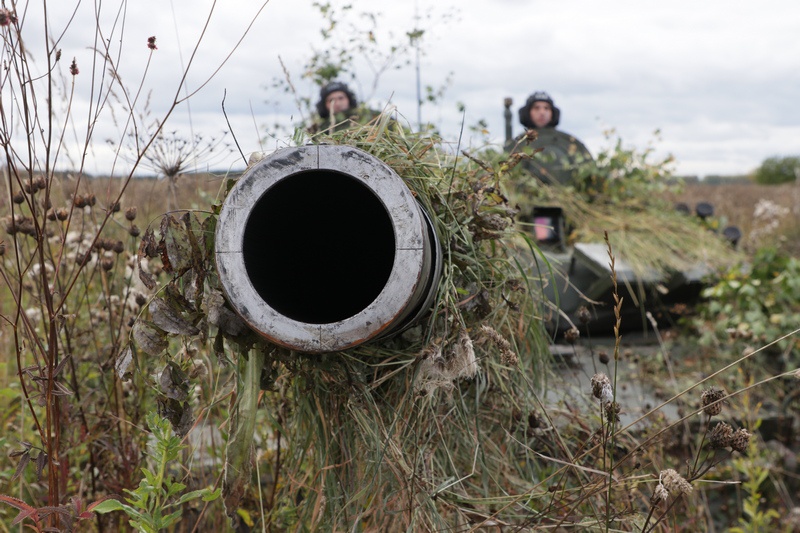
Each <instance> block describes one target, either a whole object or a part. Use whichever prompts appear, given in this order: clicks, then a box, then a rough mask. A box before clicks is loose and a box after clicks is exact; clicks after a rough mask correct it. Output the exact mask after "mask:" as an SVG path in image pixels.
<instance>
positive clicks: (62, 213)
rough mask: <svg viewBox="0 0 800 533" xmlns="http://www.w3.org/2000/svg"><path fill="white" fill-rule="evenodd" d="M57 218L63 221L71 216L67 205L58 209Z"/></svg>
mask: <svg viewBox="0 0 800 533" xmlns="http://www.w3.org/2000/svg"><path fill="white" fill-rule="evenodd" d="M56 218H57V219H58V220H60V221H62V222H63V221H65V220H67V218H69V210H67V208H65V207H62V208H61V209H59V210H58V211H56Z"/></svg>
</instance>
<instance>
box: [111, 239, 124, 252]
mask: <svg viewBox="0 0 800 533" xmlns="http://www.w3.org/2000/svg"><path fill="white" fill-rule="evenodd" d="M113 250H114V252H115V253H118V254H121V253H122V252H124V251H125V245H124V244H122V241H117V242H115V243H114V248H113Z"/></svg>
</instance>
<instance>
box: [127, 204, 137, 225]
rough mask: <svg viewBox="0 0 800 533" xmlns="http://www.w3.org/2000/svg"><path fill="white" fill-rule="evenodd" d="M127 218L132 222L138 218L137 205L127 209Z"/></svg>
mask: <svg viewBox="0 0 800 533" xmlns="http://www.w3.org/2000/svg"><path fill="white" fill-rule="evenodd" d="M125 218H126V219H127V220H129V221H131V222H133V221H134V220H136V206H131V207H129V208H128V209H126V210H125Z"/></svg>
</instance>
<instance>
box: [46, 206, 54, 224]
mask: <svg viewBox="0 0 800 533" xmlns="http://www.w3.org/2000/svg"><path fill="white" fill-rule="evenodd" d="M47 220H49V221H51V222H55V221H56V210H55V209H53V208H52V207H51V208H50V209H48V210H47Z"/></svg>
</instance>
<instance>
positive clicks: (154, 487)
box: [93, 413, 220, 533]
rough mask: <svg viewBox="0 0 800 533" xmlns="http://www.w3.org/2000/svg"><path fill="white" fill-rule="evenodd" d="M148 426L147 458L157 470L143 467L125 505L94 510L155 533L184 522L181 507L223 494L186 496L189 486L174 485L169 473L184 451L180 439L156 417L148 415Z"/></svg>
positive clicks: (203, 491) (102, 505)
mask: <svg viewBox="0 0 800 533" xmlns="http://www.w3.org/2000/svg"><path fill="white" fill-rule="evenodd" d="M147 424H148V426H150V430H151V431H152V435H153V440H152V442H150V444H149V448H150V452H149V453H148V454H147V455H148V456H149V457H150V459H151V460H152V463H153V466H154V467H155V468H154V469H151V468H147V467H143V468H142V472H143V473H144V479H142V480H141V482H140V483H139V486H138V487H137V488H136V490H127V489H126V491H125V492H127V493H128V494H129V497H128V498H126V499H125V502H122V501H119V500H106V501H104V502H102V503H100V504H99V505H97V506H95V507H94V509H93V510H94V511H95V512H97V513H101V514H103V513H110V512H113V511H123V512H124V513H125V514H127V515H128V517H130V525H131V526H132V527H134V528H136V529H137V530H138V531H143V532H146V533H155V532H156V531H161V530H162V529H165V528H168V527H170V526H171V525H173V524H175V523H177V522H178V521H179V520H180V519H181V514H182V513H183V511H182V510H181V506H182V505H183V504H185V503H189V502H191V501H193V500H197V499H202V500H203V501H205V502H209V501H213V500H215V499H216V498H218V497H219V495H220V490H219V489H217V490H213V489H211V488H203V489H198V490H193V491H189V492H183V491H184V490H185V489H186V485H184V484H183V483H180V482H179V481H175V480H174V479H173V478H172V476H170V475H169V473H168V471H167V470H168V466H169V465H170V464H171V463H173V462H174V461H175V460H176V459H177V458H178V453H179V452H180V451H181V450H182V449H183V448H185V446H183V445H182V444H181V440H180V438H178V437H177V436H175V435H174V434H173V433H172V429H171V427H170V423H169V421H168V420H166V419H164V418H161V417H160V416H158V415H157V414H156V413H150V414H148V415H147Z"/></svg>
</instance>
